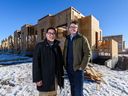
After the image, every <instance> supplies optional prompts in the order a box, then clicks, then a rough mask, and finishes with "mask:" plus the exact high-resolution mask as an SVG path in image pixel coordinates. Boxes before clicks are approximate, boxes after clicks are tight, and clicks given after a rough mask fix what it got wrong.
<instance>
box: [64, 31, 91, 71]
mask: <svg viewBox="0 0 128 96" xmlns="http://www.w3.org/2000/svg"><path fill="white" fill-rule="evenodd" d="M69 39H70V35H68V36H67V38H66V40H65V45H64V62H65V64H64V65H65V66H67V51H68V50H67V48H68V42H69V41H68V40H69ZM69 47H71V46H69ZM72 47H73V69H74V71H76V70H79V68H82V70H84V69H85V67H86V66H87V64H88V62H89V60H90V57H91V49H90V45H89V42H88V40H87V38H86V37H85V36H83V35H82V34H80V33H78V34H77V35H76V36H75V37H74V40H73V45H72Z"/></svg>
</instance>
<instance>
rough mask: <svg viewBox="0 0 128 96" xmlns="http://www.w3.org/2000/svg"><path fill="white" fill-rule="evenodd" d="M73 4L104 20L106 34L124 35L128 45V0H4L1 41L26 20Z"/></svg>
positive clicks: (0, 14) (0, 11)
mask: <svg viewBox="0 0 128 96" xmlns="http://www.w3.org/2000/svg"><path fill="white" fill-rule="evenodd" d="M70 6H73V7H74V8H76V9H77V10H79V11H80V12H81V13H83V14H84V15H85V16H88V15H90V14H92V15H94V16H95V17H96V18H97V19H98V20H99V21H100V27H101V29H102V30H103V36H106V35H120V34H122V35H123V36H124V40H125V41H126V45H128V33H127V32H128V0H0V41H1V40H2V39H4V38H6V37H8V36H9V35H11V34H13V32H14V31H15V30H17V29H20V28H21V26H22V25H24V24H36V23H37V20H38V19H40V18H41V17H43V16H45V15H47V14H49V13H50V14H56V13H58V12H59V11H62V10H64V9H66V8H68V7H70Z"/></svg>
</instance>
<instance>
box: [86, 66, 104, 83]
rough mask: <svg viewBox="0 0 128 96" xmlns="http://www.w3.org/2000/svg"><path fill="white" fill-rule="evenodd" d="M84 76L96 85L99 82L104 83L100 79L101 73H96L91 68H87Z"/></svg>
mask: <svg viewBox="0 0 128 96" xmlns="http://www.w3.org/2000/svg"><path fill="white" fill-rule="evenodd" d="M84 75H85V77H86V79H89V80H92V81H95V82H96V83H98V84H100V83H101V82H103V83H105V82H104V80H103V79H102V77H103V75H102V73H101V72H98V71H97V70H95V69H94V68H93V66H87V67H86V69H85V71H84Z"/></svg>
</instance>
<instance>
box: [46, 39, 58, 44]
mask: <svg viewBox="0 0 128 96" xmlns="http://www.w3.org/2000/svg"><path fill="white" fill-rule="evenodd" d="M44 43H45V45H46V46H50V44H49V43H48V40H47V39H44ZM59 43H60V41H58V40H56V39H55V40H54V42H53V45H52V46H58V45H59Z"/></svg>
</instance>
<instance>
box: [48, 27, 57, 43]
mask: <svg viewBox="0 0 128 96" xmlns="http://www.w3.org/2000/svg"><path fill="white" fill-rule="evenodd" d="M46 38H47V40H49V41H51V42H53V41H54V40H55V38H56V35H55V31H54V30H53V29H49V30H48V32H47V33H46Z"/></svg>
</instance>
